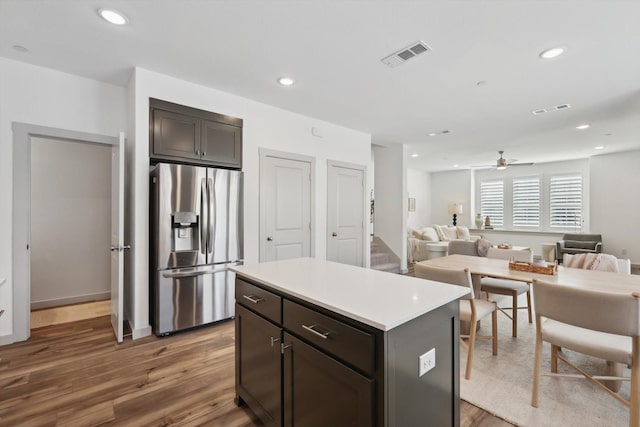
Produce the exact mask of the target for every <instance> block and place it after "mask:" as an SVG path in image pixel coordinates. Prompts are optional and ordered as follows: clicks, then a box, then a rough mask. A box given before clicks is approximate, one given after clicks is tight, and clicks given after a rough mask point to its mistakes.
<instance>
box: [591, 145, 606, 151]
mask: <svg viewBox="0 0 640 427" xmlns="http://www.w3.org/2000/svg"><path fill="white" fill-rule="evenodd" d="M603 148H604V146H603V145H598V146H597V147H593V149H594V150H602V149H603Z"/></svg>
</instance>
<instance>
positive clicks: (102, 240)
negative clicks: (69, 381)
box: [30, 137, 111, 329]
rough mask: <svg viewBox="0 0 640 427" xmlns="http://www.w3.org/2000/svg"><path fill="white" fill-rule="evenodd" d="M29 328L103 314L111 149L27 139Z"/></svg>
mask: <svg viewBox="0 0 640 427" xmlns="http://www.w3.org/2000/svg"><path fill="white" fill-rule="evenodd" d="M30 145H31V150H30V151H31V158H30V161H31V170H30V181H31V192H30V196H31V201H30V203H31V227H30V235H31V239H30V242H31V244H30V251H31V263H30V264H31V265H30V269H31V271H30V275H31V328H32V329H33V328H37V327H42V326H47V325H51V324H57V323H65V322H68V321H73V320H81V319H86V318H90V317H99V316H106V315H108V314H109V300H110V299H111V293H110V283H109V278H110V259H109V255H110V254H109V240H110V233H111V146H109V145H105V144H96V143H92V142H86V141H77V140H67V139H52V138H42V137H32V138H31V139H30Z"/></svg>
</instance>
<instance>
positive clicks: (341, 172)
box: [327, 161, 365, 267]
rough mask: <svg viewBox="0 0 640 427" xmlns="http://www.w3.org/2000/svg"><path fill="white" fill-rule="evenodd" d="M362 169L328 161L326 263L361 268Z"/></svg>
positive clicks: (362, 233)
mask: <svg viewBox="0 0 640 427" xmlns="http://www.w3.org/2000/svg"><path fill="white" fill-rule="evenodd" d="M364 185H365V180H364V167H362V166H355V165H354V166H350V165H346V164H342V163H338V162H331V161H329V162H328V171H327V232H328V236H327V260H329V261H336V262H340V263H343V264H351V265H356V266H359V267H363V266H364V259H365V257H364V220H365V202H364V196H365V188H364Z"/></svg>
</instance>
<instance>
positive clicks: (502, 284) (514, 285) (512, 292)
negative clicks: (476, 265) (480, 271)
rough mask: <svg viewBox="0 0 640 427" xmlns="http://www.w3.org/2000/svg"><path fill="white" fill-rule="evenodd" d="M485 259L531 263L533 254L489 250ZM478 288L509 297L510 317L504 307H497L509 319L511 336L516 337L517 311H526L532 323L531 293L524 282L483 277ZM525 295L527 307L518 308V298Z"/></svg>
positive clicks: (529, 252) (507, 250)
mask: <svg viewBox="0 0 640 427" xmlns="http://www.w3.org/2000/svg"><path fill="white" fill-rule="evenodd" d="M487 258H498V259H506V260H510V259H513V260H514V261H524V262H529V263H530V262H533V252H531V251H516V250H513V249H498V248H489V250H488V251H487ZM480 288H481V289H482V290H483V291H484V292H487V293H489V294H498V295H508V296H510V297H511V316H509V314H508V313H507V312H506V311H505V309H506V307H498V310H500V311H501V312H502V313H504V314H505V315H506V316H507V317H508V318H510V319H511V335H512V336H514V337H517V336H518V310H519V309H525V308H526V309H527V313H528V314H529V323H532V322H533V317H532V315H531V292H530V285H529V283H526V282H519V281H516V280H507V279H495V278H493V277H483V278H482V279H481V280H480ZM524 293H526V294H527V306H526V307H518V296H520V295H522V294H524Z"/></svg>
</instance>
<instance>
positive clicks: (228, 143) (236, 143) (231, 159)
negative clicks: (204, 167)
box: [200, 120, 242, 168]
mask: <svg viewBox="0 0 640 427" xmlns="http://www.w3.org/2000/svg"><path fill="white" fill-rule="evenodd" d="M201 132H202V133H201V143H200V148H201V150H202V153H201V156H202V160H204V161H207V162H212V163H215V164H217V165H219V166H227V167H233V168H240V167H241V166H242V128H239V127H237V126H231V125H227V124H224V123H218V122H212V121H210V120H202V128H201Z"/></svg>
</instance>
